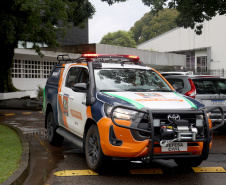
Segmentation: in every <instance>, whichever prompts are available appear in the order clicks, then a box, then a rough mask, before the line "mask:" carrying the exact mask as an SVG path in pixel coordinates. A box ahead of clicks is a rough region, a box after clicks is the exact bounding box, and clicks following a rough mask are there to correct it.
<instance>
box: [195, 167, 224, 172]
mask: <svg viewBox="0 0 226 185" xmlns="http://www.w3.org/2000/svg"><path fill="white" fill-rule="evenodd" d="M192 169H193V170H194V172H196V173H226V170H225V169H224V168H222V167H192Z"/></svg>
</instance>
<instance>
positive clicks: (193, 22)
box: [142, 0, 226, 34]
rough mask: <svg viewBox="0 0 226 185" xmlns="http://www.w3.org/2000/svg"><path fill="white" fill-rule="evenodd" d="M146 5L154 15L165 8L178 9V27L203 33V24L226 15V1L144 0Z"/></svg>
mask: <svg viewBox="0 0 226 185" xmlns="http://www.w3.org/2000/svg"><path fill="white" fill-rule="evenodd" d="M142 1H143V3H144V4H145V5H148V6H152V13H158V12H159V11H160V10H163V9H164V7H168V8H173V9H176V10H177V11H178V12H179V16H178V17H177V19H176V23H177V26H179V27H184V28H189V27H190V28H192V29H195V32H196V34H201V33H202V28H203V22H204V21H205V20H207V21H209V20H211V19H212V18H213V17H214V16H216V15H217V14H219V15H225V14H226V1H225V0H142Z"/></svg>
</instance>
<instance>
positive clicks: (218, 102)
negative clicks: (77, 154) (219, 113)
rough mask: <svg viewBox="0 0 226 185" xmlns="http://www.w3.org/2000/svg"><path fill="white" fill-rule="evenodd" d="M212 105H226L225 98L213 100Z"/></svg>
mask: <svg viewBox="0 0 226 185" xmlns="http://www.w3.org/2000/svg"><path fill="white" fill-rule="evenodd" d="M211 105H225V100H211Z"/></svg>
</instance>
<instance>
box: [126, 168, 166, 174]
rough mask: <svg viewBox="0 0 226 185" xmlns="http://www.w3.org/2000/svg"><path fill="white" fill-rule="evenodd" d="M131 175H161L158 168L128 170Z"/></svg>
mask: <svg viewBox="0 0 226 185" xmlns="http://www.w3.org/2000/svg"><path fill="white" fill-rule="evenodd" d="M130 173H131V174H163V172H162V170H161V169H160V168H152V169H130Z"/></svg>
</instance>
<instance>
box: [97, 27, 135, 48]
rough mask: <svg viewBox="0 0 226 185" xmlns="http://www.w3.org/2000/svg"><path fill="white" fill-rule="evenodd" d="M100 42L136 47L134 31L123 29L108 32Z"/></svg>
mask: <svg viewBox="0 0 226 185" xmlns="http://www.w3.org/2000/svg"><path fill="white" fill-rule="evenodd" d="M100 43H101V44H109V45H115V46H124V47H131V48H135V47H136V42H135V40H134V38H133V34H132V32H127V31H121V30H119V31H116V32H113V33H108V34H107V35H105V36H103V38H102V39H101V41H100Z"/></svg>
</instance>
